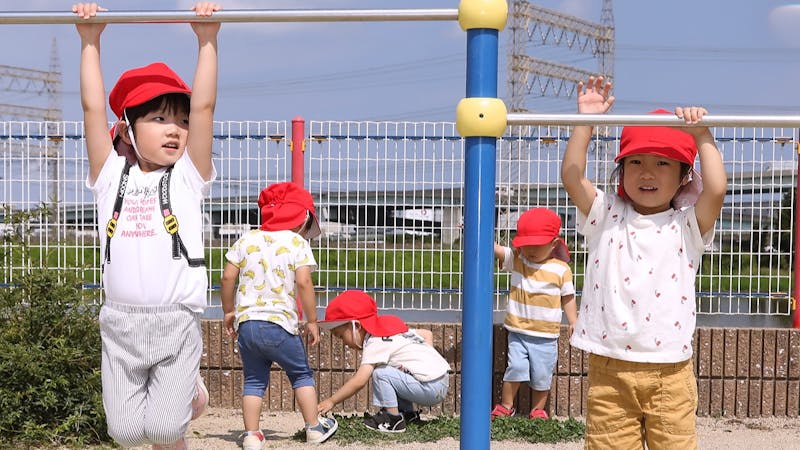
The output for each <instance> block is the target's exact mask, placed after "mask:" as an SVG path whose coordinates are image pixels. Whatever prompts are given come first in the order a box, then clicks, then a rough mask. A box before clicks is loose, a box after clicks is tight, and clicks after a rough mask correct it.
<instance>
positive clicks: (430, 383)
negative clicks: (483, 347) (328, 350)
mask: <svg viewBox="0 0 800 450" xmlns="http://www.w3.org/2000/svg"><path fill="white" fill-rule="evenodd" d="M319 324H320V326H321V327H322V328H325V329H328V330H332V333H333V335H334V336H336V337H338V338H339V339H341V340H342V341H343V342H344V344H345V345H347V346H348V347H350V348H354V349H360V350H361V364H360V365H359V367H358V370H357V371H356V373H355V374H354V375H353V376H352V377H351V378H350V379H349V380H347V382H345V384H344V385H343V386H342V387H340V388H339V389H338V390H337V391H336V392H335V393H334V394H333V395H331V396H330V397H329V398H327V399H325V400H323V401H321V402H320V403H319V408H318V410H319V412H320V413H322V414H324V413H327V412H328V411H330V410H331V409H332V408H333V407H334V406H335V405H336V404H337V403H341V402H343V401H344V400H346V399H348V398H350V397H352V396H353V395H355V394H356V393H357V392H358V391H360V390H361V389H362V388H363V387H364V386H366V385H367V383H369V382H370V380H371V381H372V404H373V405H375V406H377V407H379V408H380V410H379V411H378V413H377V414H375V415H372V416H370V415H368V414H365V415H366V417H365V418H364V426H366V427H367V428H369V429H371V430H376V431H380V432H383V433H402V432H403V431H405V430H406V423H407V422H413V421H417V420H419V411H417V410H415V409H414V404H415V403H416V404H418V405H423V406H432V405H436V404H439V403H441V402H442V401H443V400H444V398H445V396H446V395H447V389H448V386H449V383H450V380H449V375H448V371H449V370H450V364H448V363H447V360H446V359H444V357H442V355H440V354H439V352H438V351H436V349H435V348H434V347H433V333H431V332H430V330H424V329H409V328H408V326H407V325H406V324H405V322H403V321H402V320H401V319H400V318H399V317H397V316H392V315H388V314H386V315H381V316H379V315H378V305H377V304H376V303H375V300H374V299H373V298H372V297H370V296H369V295H368V294H367V293H366V292H363V291H357V290H351V291H345V292H342V293H341V294H340V295H338V296H337V297H336V298H334V299H333V300H331V301H330V303H329V304H328V307H327V309H326V310H325V320H323V321H321V322H320V323H319Z"/></svg>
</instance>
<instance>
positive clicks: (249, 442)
mask: <svg viewBox="0 0 800 450" xmlns="http://www.w3.org/2000/svg"><path fill="white" fill-rule="evenodd" d="M264 444H265V442H264V433H262V432H261V431H254V432H252V433H245V435H244V439H243V440H242V450H261V449H262V448H264Z"/></svg>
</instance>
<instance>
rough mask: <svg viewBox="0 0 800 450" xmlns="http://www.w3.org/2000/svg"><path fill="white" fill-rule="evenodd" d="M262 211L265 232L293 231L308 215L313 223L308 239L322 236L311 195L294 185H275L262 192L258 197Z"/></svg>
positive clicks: (262, 224) (262, 225)
mask: <svg viewBox="0 0 800 450" xmlns="http://www.w3.org/2000/svg"><path fill="white" fill-rule="evenodd" d="M258 209H259V210H260V211H261V229H262V230H265V231H281V230H291V229H293V228H296V227H299V226H300V225H302V224H303V223H304V222H305V221H306V219H307V217H308V214H311V217H312V219H313V222H312V224H311V228H310V229H309V230H308V233H307V234H306V237H307V238H308V239H312V238H315V237H317V236H319V235H320V228H319V221H317V212H316V210H315V209H314V199H313V198H312V197H311V194H310V193H309V192H308V191H307V190H305V189H303V188H301V187H300V186H298V185H296V184H294V183H289V182H286V183H275V184H273V185H271V186H269V187H267V188H266V189H264V190H262V191H261V195H259V196H258Z"/></svg>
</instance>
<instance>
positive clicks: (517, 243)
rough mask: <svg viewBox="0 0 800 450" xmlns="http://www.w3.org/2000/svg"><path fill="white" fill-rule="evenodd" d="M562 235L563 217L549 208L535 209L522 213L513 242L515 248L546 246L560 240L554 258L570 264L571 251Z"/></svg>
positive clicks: (554, 251) (554, 250)
mask: <svg viewBox="0 0 800 450" xmlns="http://www.w3.org/2000/svg"><path fill="white" fill-rule="evenodd" d="M560 233H561V217H559V216H558V214H556V213H555V212H553V211H551V210H549V209H547V208H533V209H529V210H528V211H525V212H524V213H522V215H521V216H519V219H518V220H517V235H516V236H515V237H514V239H513V240H512V241H511V245H513V246H514V247H517V248H519V247H524V246H526V245H545V244H549V243H551V242H553V239H558V245H556V248H555V249H553V255H552V256H553V257H554V258H558V259H560V260H562V261H564V262H569V259H570V257H569V249H568V248H567V244H566V243H565V242H564V240H563V239H561V238H560V237H559V234H560Z"/></svg>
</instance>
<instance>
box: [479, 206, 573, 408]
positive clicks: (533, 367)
mask: <svg viewBox="0 0 800 450" xmlns="http://www.w3.org/2000/svg"><path fill="white" fill-rule="evenodd" d="M560 233H561V218H560V217H559V216H558V214H556V213H555V212H553V211H551V210H549V209H547V208H533V209H531V210H528V211H525V212H524V213H523V214H522V215H521V216H520V217H519V220H518V221H517V234H516V236H515V237H514V239H513V240H512V241H511V244H512V245H513V246H514V248H513V249H512V248H510V247H504V246H502V245H500V244H497V243H495V244H494V256H495V258H497V259H498V260H499V262H500V267H501V269H503V270H505V271H507V272H511V292H510V293H509V295H508V307H507V309H506V317H505V321H504V323H503V326H504V327H505V328H506V330H508V364H507V367H506V372H505V374H504V375H503V389H502V391H501V397H500V403H498V404H496V405H495V406H494V409H493V410H492V412H491V416H492V419H494V418H495V417H499V416H513V415H514V414H515V412H516V409H515V408H514V398H515V397H516V396H517V392H518V391H519V387H520V385H521V384H522V383H528V385H529V386H530V387H531V389H532V391H533V394H532V396H531V411H530V413H529V414H528V417H529V418H531V419H547V418H548V415H547V412H546V411H545V410H544V406H545V403H547V397H548V395H549V394H550V383H551V382H552V379H553V368H554V367H555V365H556V359H557V357H558V336H559V334H560V329H561V310H562V308H563V310H564V313H566V316H567V321H568V322H569V326H570V331H571V330H572V327H573V325H574V324H575V320H576V319H577V318H578V312H577V306H576V305H575V286H574V285H573V284H572V270H571V269H570V267H569V265H568V264H567V263H568V262H569V250H568V249H567V246H566V244H565V243H564V241H563V240H562V239H561V238H560V237H559V234H560Z"/></svg>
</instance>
